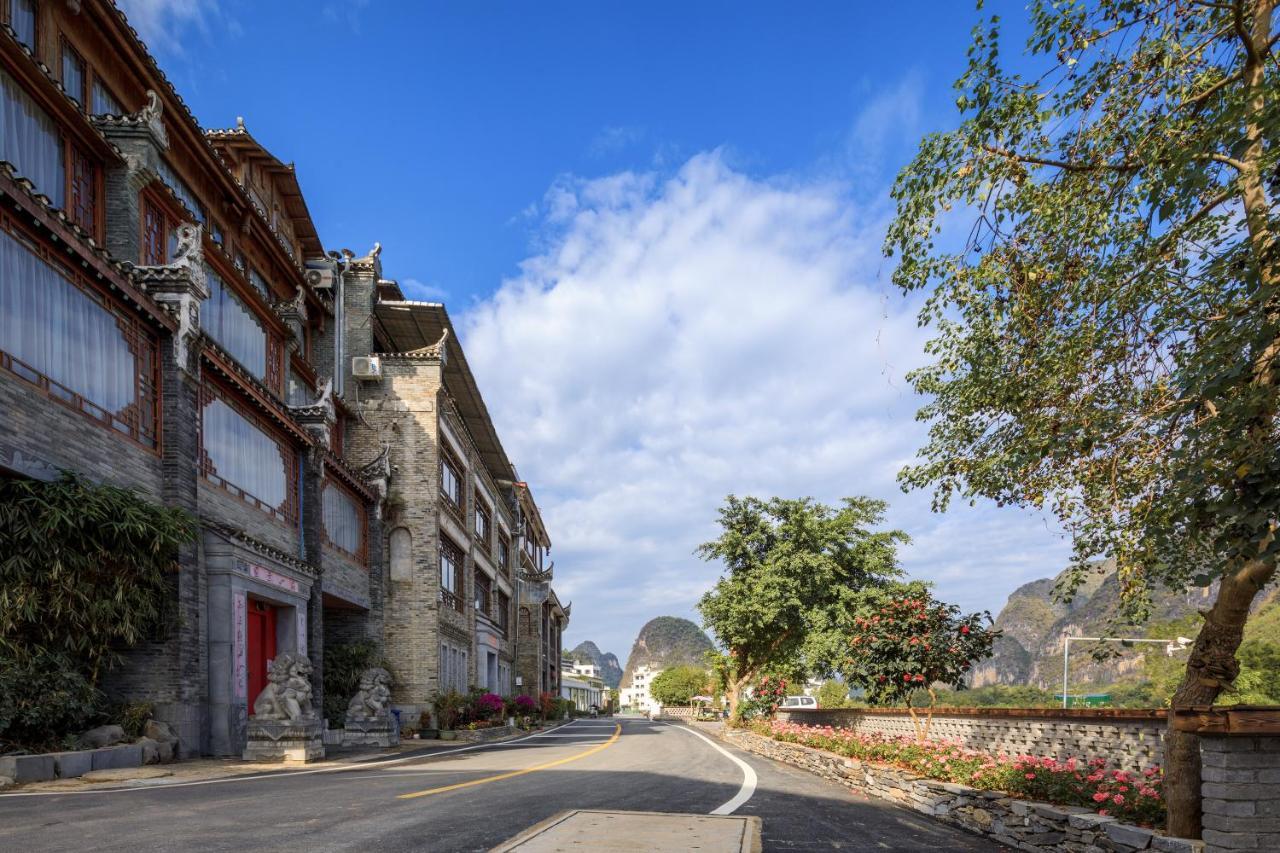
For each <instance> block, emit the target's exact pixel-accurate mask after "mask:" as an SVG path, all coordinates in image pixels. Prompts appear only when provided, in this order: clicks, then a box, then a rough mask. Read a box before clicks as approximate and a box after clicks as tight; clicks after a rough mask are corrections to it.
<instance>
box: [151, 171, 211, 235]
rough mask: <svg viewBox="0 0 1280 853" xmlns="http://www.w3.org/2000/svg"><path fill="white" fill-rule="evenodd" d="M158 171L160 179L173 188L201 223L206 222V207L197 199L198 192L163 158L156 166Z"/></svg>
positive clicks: (175, 193)
mask: <svg viewBox="0 0 1280 853" xmlns="http://www.w3.org/2000/svg"><path fill="white" fill-rule="evenodd" d="M156 171H157V172H159V173H160V180H162V181H164V183H165V185H166V186H167V187H169V189H171V190H173V194H174V195H176V196H177V197H178V198H179V199H181V200H182V203H183V204H185V205H186V206H187V209H188V210H190V211H191V212H192V213H194V214H195V215H196V219H197V220H199V222H200V223H201V224H204V221H205V213H204V208H203V207H201V205H200V202H199V201H197V200H196V194H195V193H193V192H192V191H191V188H190V187H189V186H187V185H186V184H185V183H183V181H182V178H179V177H178V173H177V172H175V171H173V169H172V168H171V167H170V166H169V164H168V163H166V162H165V161H164V160H163V159H161V160H160V162H159V165H158V166H157V167H156Z"/></svg>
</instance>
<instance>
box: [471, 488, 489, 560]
mask: <svg viewBox="0 0 1280 853" xmlns="http://www.w3.org/2000/svg"><path fill="white" fill-rule="evenodd" d="M482 518H483V519H484V522H485V524H484V534H483V535H482V534H481V533H480V519H482ZM471 532H472V536H473V538H474V539H475V540H476V544H477V545H479V546H480V550H482V551H484V552H485V553H486V554H489V553H490V552H491V550H492V546H490V544H489V543H490V541H492V539H493V510H491V509H489V505H488V504H487V503H486V502H485V501H484V499H483V498H480V497H477V498H476V515H475V521H474V523H473V524H472V525H471Z"/></svg>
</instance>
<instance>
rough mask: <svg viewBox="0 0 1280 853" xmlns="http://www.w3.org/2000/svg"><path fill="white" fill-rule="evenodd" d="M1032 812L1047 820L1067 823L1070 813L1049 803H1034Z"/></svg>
mask: <svg viewBox="0 0 1280 853" xmlns="http://www.w3.org/2000/svg"><path fill="white" fill-rule="evenodd" d="M1031 810H1032V811H1034V812H1035V813H1036V814H1037V815H1039V816H1040V817H1042V818H1045V819H1046V820H1051V821H1055V822H1057V823H1066V820H1067V817H1068V813H1067V812H1066V811H1065V809H1064V807H1062V806H1051V805H1049V804H1048V803H1032V804H1031Z"/></svg>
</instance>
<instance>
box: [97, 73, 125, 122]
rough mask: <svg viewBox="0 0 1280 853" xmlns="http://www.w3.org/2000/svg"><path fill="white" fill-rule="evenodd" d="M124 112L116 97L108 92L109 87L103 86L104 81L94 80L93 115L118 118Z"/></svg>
mask: <svg viewBox="0 0 1280 853" xmlns="http://www.w3.org/2000/svg"><path fill="white" fill-rule="evenodd" d="M123 112H124V107H122V106H120V102H119V101H117V100H116V98H115V95H112V94H111V93H110V92H109V91H107V87H106V86H103V85H102V81H101V80H99V79H97V78H96V77H95V78H94V80H93V114H94V115H96V116H100V115H113V116H118V115H120V114H122V113H123Z"/></svg>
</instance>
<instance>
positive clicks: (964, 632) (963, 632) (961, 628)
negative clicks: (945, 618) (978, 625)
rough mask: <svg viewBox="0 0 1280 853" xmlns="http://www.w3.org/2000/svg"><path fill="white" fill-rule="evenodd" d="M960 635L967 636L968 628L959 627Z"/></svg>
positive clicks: (965, 626)
mask: <svg viewBox="0 0 1280 853" xmlns="http://www.w3.org/2000/svg"><path fill="white" fill-rule="evenodd" d="M960 633H961V634H967V633H969V626H968V625H961V626H960Z"/></svg>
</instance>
